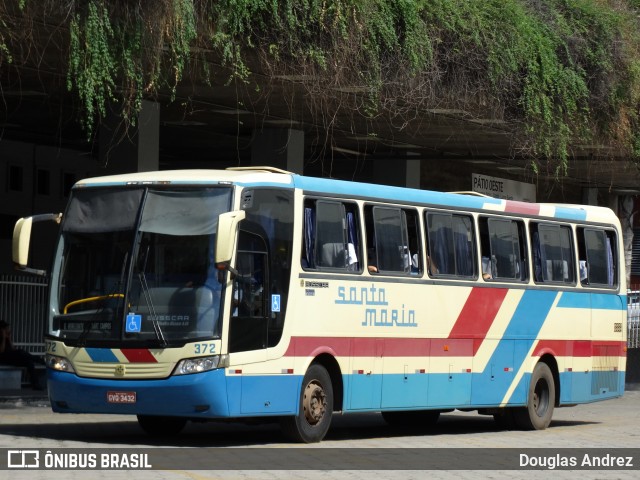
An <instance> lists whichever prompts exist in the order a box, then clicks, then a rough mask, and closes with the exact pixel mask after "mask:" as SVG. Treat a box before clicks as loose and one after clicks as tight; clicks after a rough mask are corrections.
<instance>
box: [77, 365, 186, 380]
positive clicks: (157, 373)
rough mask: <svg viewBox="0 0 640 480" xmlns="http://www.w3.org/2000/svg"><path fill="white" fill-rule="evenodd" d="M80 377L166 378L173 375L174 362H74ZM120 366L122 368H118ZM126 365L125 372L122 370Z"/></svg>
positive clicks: (113, 378)
mask: <svg viewBox="0 0 640 480" xmlns="http://www.w3.org/2000/svg"><path fill="white" fill-rule="evenodd" d="M73 366H74V368H75V370H76V373H77V374H78V376H80V377H87V378H109V379H112V380H135V379H141V380H142V379H153V378H166V377H168V376H169V375H171V371H172V370H173V368H174V366H175V364H173V363H93V362H78V363H74V365H73ZM118 367H120V368H118ZM122 367H124V372H123V371H122Z"/></svg>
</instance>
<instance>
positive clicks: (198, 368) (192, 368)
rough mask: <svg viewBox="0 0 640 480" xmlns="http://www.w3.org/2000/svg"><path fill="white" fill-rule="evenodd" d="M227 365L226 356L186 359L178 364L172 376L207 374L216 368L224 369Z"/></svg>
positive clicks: (227, 358)
mask: <svg viewBox="0 0 640 480" xmlns="http://www.w3.org/2000/svg"><path fill="white" fill-rule="evenodd" d="M228 363H229V357H228V356H227V355H213V356H211V357H198V358H186V359H184V360H180V362H178V366H177V367H176V369H175V370H174V372H173V374H174V375H189V374H191V373H200V372H208V371H209V370H215V369H216V368H222V367H226V366H227V365H228Z"/></svg>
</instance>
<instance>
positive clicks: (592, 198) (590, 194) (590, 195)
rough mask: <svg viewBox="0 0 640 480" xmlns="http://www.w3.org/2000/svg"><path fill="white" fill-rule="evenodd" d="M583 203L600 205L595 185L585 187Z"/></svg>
mask: <svg viewBox="0 0 640 480" xmlns="http://www.w3.org/2000/svg"><path fill="white" fill-rule="evenodd" d="M582 203H583V204H584V205H598V189H597V188H593V187H589V188H583V189H582Z"/></svg>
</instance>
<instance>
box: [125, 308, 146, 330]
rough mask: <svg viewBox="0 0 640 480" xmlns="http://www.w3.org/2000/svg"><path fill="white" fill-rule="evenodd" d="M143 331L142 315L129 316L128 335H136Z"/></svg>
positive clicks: (131, 314)
mask: <svg viewBox="0 0 640 480" xmlns="http://www.w3.org/2000/svg"><path fill="white" fill-rule="evenodd" d="M141 329H142V315H136V314H135V313H130V314H129V315H127V326H126V331H127V333H136V332H139V331H140V330H141Z"/></svg>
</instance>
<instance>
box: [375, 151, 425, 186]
mask: <svg viewBox="0 0 640 480" xmlns="http://www.w3.org/2000/svg"><path fill="white" fill-rule="evenodd" d="M373 183H380V184H383V185H393V186H396V187H409V188H418V189H419V188H420V159H414V158H407V159H406V160H386V159H380V160H374V161H373Z"/></svg>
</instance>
